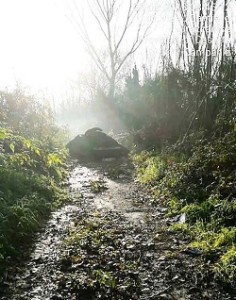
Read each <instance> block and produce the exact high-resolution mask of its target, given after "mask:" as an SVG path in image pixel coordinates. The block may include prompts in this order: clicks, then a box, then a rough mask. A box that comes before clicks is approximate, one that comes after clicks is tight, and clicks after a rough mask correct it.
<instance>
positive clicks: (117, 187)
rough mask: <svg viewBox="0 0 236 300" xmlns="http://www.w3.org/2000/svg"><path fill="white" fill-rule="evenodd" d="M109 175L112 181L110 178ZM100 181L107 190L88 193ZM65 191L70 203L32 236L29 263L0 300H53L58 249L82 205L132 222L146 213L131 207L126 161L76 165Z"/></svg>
mask: <svg viewBox="0 0 236 300" xmlns="http://www.w3.org/2000/svg"><path fill="white" fill-rule="evenodd" d="M109 175H112V176H116V178H115V179H114V180H113V179H110V178H108V176H109ZM117 177H119V178H117ZM101 180H102V181H104V183H105V185H106V187H107V189H106V190H105V191H104V192H101V193H97V194H96V193H92V191H91V182H93V181H101ZM69 190H70V194H71V196H72V198H73V203H72V204H68V205H65V206H63V207H62V208H61V209H59V210H57V211H55V212H53V213H52V214H51V217H50V220H49V221H48V223H47V225H46V227H45V230H44V232H40V233H38V235H37V236H36V242H35V245H34V250H33V251H32V253H31V256H30V259H29V261H28V262H27V263H25V266H24V267H23V268H22V271H21V272H20V273H19V274H17V275H16V276H15V278H14V279H13V280H12V281H13V282H9V285H10V291H11V292H12V291H13V292H12V293H13V295H12V296H7V297H3V298H1V299H8V300H10V299H11V300H27V299H31V300H48V299H54V298H53V295H54V290H55V289H56V285H57V283H58V282H57V280H55V278H57V279H58V278H60V276H62V275H61V272H59V271H58V268H57V264H58V261H59V260H60V257H61V254H62V253H61V251H62V247H61V246H62V243H63V240H64V238H65V237H66V236H67V234H68V231H69V229H70V228H71V226H72V224H73V222H74V220H75V219H76V218H77V217H78V215H83V209H84V207H83V206H86V205H91V207H93V210H95V211H96V210H97V211H102V212H106V211H107V212H109V211H114V212H118V213H121V214H123V215H124V216H125V217H126V218H127V219H128V220H129V221H130V222H132V223H133V222H139V223H140V222H141V223H142V222H144V217H145V214H146V210H145V209H144V210H142V209H140V208H138V209H137V208H136V207H134V206H133V204H132V200H133V198H134V197H135V186H134V183H133V181H132V169H131V167H130V165H129V164H128V163H127V162H122V163H117V162H112V163H110V162H105V163H100V164H90V165H87V166H80V165H78V166H77V167H75V168H74V169H73V171H72V172H71V176H70V179H69ZM55 299H57V298H55Z"/></svg>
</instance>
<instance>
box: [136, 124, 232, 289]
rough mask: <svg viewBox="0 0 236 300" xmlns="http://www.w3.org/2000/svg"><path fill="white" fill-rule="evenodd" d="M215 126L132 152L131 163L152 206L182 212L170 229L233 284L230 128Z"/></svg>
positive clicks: (171, 213)
mask: <svg viewBox="0 0 236 300" xmlns="http://www.w3.org/2000/svg"><path fill="white" fill-rule="evenodd" d="M221 128H222V127H221ZM217 129H219V126H218V127H217V128H215V134H214V135H211V136H209V135H207V134H206V133H205V132H201V133H197V134H196V133H195V134H193V135H192V136H191V135H190V136H189V138H188V139H187V140H185V141H184V143H176V144H175V145H174V146H171V147H169V148H165V149H164V150H163V151H162V152H158V153H157V152H142V153H141V154H136V155H134V163H135V164H136V168H137V177H138V179H139V181H140V182H142V183H144V184H146V185H148V186H149V187H150V188H151V190H152V192H153V195H154V204H157V205H158V204H160V203H162V204H163V203H164V204H165V205H166V206H167V207H168V216H174V215H184V216H185V218H184V219H185V220H186V221H185V222H184V223H182V224H180V223H176V224H174V225H173V226H172V228H171V229H172V230H177V231H182V232H183V233H184V234H186V236H188V237H189V239H190V245H189V247H193V248H196V249H199V250H200V251H202V253H203V254H204V255H205V256H206V258H207V259H208V260H209V261H211V262H212V268H213V270H214V274H215V276H216V278H218V279H220V280H222V282H223V283H225V284H227V285H230V286H231V287H234V288H235V279H236V160H235V153H236V151H235V150H236V131H235V129H234V126H233V124H232V126H230V127H229V128H228V129H227V130H226V131H224V132H223V131H222V130H217ZM189 145H191V147H189ZM190 149H191V150H190Z"/></svg>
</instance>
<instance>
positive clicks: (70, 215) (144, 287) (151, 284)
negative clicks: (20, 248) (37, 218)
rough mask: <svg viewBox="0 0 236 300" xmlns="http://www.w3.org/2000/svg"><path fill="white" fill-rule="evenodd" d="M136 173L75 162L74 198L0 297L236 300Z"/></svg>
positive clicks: (122, 164)
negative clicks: (188, 249) (170, 225)
mask: <svg viewBox="0 0 236 300" xmlns="http://www.w3.org/2000/svg"><path fill="white" fill-rule="evenodd" d="M132 173H133V170H132V167H131V165H130V164H129V163H128V162H127V161H118V162H111V161H109V162H102V163H100V164H88V165H86V166H81V165H78V166H76V167H75V168H74V169H73V171H72V172H71V176H70V179H69V189H70V195H71V198H72V201H71V203H70V204H66V205H64V206H63V207H62V208H61V209H59V210H57V211H55V212H53V213H52V215H51V218H50V220H49V221H48V223H47V225H46V227H45V230H44V232H41V233H39V234H38V236H37V238H36V242H35V245H34V248H33V249H32V252H31V257H30V259H29V260H28V261H27V262H26V263H24V266H23V267H21V268H20V270H19V273H18V274H17V275H16V276H15V278H12V279H11V280H10V282H9V286H10V288H9V294H8V295H7V296H5V297H2V298H1V299H2V300H3V299H9V300H28V299H31V300H47V299H51V300H56V299H65V300H67V299H68V300H69V299H70V300H73V299H74V300H76V299H78V300H86V299H87V300H93V299H109V300H112V299H117V300H118V299H127V300H131V299H176V300H177V299H178V300H181V299H182V300H185V299H191V300H192V299H198V300H199V299H214V300H217V299H219V300H221V299H234V298H233V296H230V295H227V294H226V293H224V292H223V291H221V290H220V287H219V286H218V285H217V284H216V283H214V281H213V280H212V274H211V272H210V271H208V270H207V268H205V266H206V263H205V262H204V261H203V259H202V258H201V257H200V256H199V257H194V258H193V257H191V256H189V255H187V254H186V253H184V251H181V249H182V248H183V247H184V246H185V244H186V241H184V240H181V239H180V237H179V236H176V235H175V234H173V233H171V232H168V231H163V229H162V228H163V226H164V225H165V224H166V223H165V219H164V213H165V209H164V208H162V207H159V208H158V207H156V208H152V207H151V206H150V205H148V203H149V201H148V200H150V199H149V198H150V196H149V195H148V193H146V192H144V191H141V190H140V188H139V187H138V186H137V185H136V184H135V183H134V181H133V176H132ZM235 299H236V298H235Z"/></svg>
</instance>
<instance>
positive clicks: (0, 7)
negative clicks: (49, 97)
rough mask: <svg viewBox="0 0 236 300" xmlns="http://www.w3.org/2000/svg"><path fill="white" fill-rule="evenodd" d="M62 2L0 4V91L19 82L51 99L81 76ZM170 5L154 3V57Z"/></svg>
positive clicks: (3, 0) (80, 54)
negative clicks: (42, 92)
mask: <svg viewBox="0 0 236 300" xmlns="http://www.w3.org/2000/svg"><path fill="white" fill-rule="evenodd" d="M79 1H86V0H79ZM68 2H69V0H0V89H2V88H5V87H9V86H10V87H11V86H14V85H15V84H16V82H19V83H21V84H22V85H23V86H29V87H31V88H32V90H34V91H37V90H40V89H41V90H46V91H48V92H49V93H51V94H54V95H57V94H58V93H60V91H62V90H63V88H64V87H65V86H66V84H67V83H69V81H70V80H71V79H73V78H76V77H77V76H78V73H79V72H81V71H86V67H87V63H86V62H88V58H87V56H86V54H85V49H84V46H83V43H82V42H81V41H80V39H79V37H78V35H77V34H76V32H75V30H74V28H73V26H72V24H71V23H70V22H69V21H68V19H67V18H66V17H65V15H66V14H67V13H68V11H66V7H67V5H68ZM171 2H172V3H173V2H174V0H155V3H157V4H158V5H157V7H158V13H157V19H158V22H159V23H158V22H157V27H156V29H155V33H154V35H153V37H154V38H153V47H149V50H150V51H153V52H154V56H155V52H156V49H157V48H158V43H159V44H161V43H162V42H163V40H162V39H161V37H164V36H168V32H169V29H170V23H171V22H170V20H171V17H172V14H171V10H170V9H169V11H168V9H167V10H166V8H168V5H169V4H168V3H171ZM233 2H234V0H233ZM147 3H148V1H147ZM235 3H236V2H235ZM234 7H236V5H235V6H234ZM168 14H169V15H168ZM158 24H159V25H158ZM167 30H168V32H167ZM155 47H156V49H155Z"/></svg>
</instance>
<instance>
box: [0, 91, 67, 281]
mask: <svg viewBox="0 0 236 300" xmlns="http://www.w3.org/2000/svg"><path fill="white" fill-rule="evenodd" d="M0 111H1V114H0V166H1V167H0V264H1V273H0V279H1V275H3V272H4V268H5V266H6V265H7V263H9V262H10V261H14V260H15V259H17V258H19V257H20V255H21V254H22V253H21V251H22V250H20V249H21V246H22V245H23V244H24V243H25V242H26V241H28V240H29V238H30V237H31V236H32V233H34V232H35V231H36V230H37V229H39V228H40V226H42V224H43V220H45V218H46V216H47V215H48V214H49V212H50V210H51V208H52V207H53V206H55V205H57V204H59V203H60V201H62V199H64V198H65V196H66V194H65V192H63V189H62V188H61V187H60V184H61V181H62V180H63V179H64V177H65V176H66V159H67V151H66V150H65V149H64V148H63V146H62V141H63V135H64V133H63V131H62V130H60V129H59V128H57V127H56V126H55V124H54V121H53V116H52V114H51V112H50V109H49V108H48V106H43V105H41V104H40V103H39V102H37V101H36V100H35V99H33V98H32V97H28V96H26V95H25V94H24V93H23V92H22V91H20V90H19V89H18V90H16V91H15V92H11V93H5V92H2V93H1V95H0Z"/></svg>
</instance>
